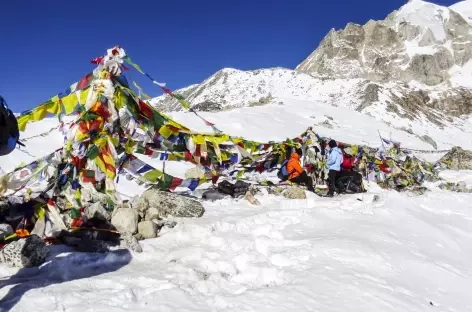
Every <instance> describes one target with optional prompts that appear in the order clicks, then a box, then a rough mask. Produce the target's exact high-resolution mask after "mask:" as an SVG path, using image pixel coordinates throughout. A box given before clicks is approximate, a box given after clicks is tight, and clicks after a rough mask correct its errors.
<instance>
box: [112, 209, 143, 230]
mask: <svg viewBox="0 0 472 312" xmlns="http://www.w3.org/2000/svg"><path fill="white" fill-rule="evenodd" d="M138 218H139V216H138V211H137V210H136V209H132V208H118V209H117V210H116V212H115V213H113V216H112V218H111V224H112V225H113V226H114V227H115V228H116V229H117V230H118V231H119V232H120V233H123V234H134V233H136V231H137V229H138Z"/></svg>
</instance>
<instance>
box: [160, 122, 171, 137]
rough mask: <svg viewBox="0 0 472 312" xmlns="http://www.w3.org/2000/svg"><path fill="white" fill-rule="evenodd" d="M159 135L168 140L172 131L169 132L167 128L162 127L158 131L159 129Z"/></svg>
mask: <svg viewBox="0 0 472 312" xmlns="http://www.w3.org/2000/svg"><path fill="white" fill-rule="evenodd" d="M159 133H160V134H161V135H162V136H163V137H164V138H166V139H168V138H169V137H170V136H171V135H172V133H173V132H172V130H170V129H169V128H167V127H166V126H165V125H164V126H162V127H161V128H160V129H159Z"/></svg>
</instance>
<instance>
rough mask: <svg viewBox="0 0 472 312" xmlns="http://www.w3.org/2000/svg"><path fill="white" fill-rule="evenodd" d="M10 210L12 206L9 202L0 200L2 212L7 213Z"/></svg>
mask: <svg viewBox="0 0 472 312" xmlns="http://www.w3.org/2000/svg"><path fill="white" fill-rule="evenodd" d="M9 208H10V205H9V204H8V200H6V199H0V212H1V211H7V210H8V209H9Z"/></svg>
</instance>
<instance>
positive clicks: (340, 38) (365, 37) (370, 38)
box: [296, 0, 472, 86]
mask: <svg viewBox="0 0 472 312" xmlns="http://www.w3.org/2000/svg"><path fill="white" fill-rule="evenodd" d="M471 51H472V25H470V24H469V23H468V22H467V21H466V20H465V19H464V18H463V16H462V15H461V14H459V13H457V12H455V11H453V10H452V9H449V8H446V7H442V6H439V5H435V4H432V3H429V2H425V1H420V0H414V1H409V2H408V3H407V4H405V5H404V6H403V7H401V8H400V9H399V10H398V11H394V12H392V13H391V14H390V15H389V16H388V17H387V18H386V19H384V20H381V21H374V20H370V21H368V22H367V23H366V24H365V25H362V26H361V25H357V24H353V23H348V24H347V25H346V27H345V28H344V29H341V30H334V29H332V30H331V31H330V32H329V33H328V34H327V35H326V36H325V38H324V39H323V40H322V41H321V43H320V44H319V46H318V48H317V49H316V50H315V51H314V52H313V53H312V54H311V55H310V56H309V57H308V58H307V59H305V60H304V61H303V62H302V63H301V64H300V65H299V66H298V67H297V68H296V69H297V70H299V71H301V72H305V73H308V74H310V75H313V76H315V77H330V78H362V79H368V80H372V81H377V82H387V81H404V82H409V81H413V80H414V81H418V82H420V83H423V84H425V85H429V86H433V85H438V84H441V83H445V82H447V81H448V80H449V78H450V72H449V71H450V70H451V69H452V68H454V66H456V65H457V66H463V65H465V64H466V63H467V62H468V61H469V60H470V59H471V57H472V52H471Z"/></svg>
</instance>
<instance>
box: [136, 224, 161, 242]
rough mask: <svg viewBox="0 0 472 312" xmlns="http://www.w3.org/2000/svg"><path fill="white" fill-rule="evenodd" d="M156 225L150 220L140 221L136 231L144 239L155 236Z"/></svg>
mask: <svg viewBox="0 0 472 312" xmlns="http://www.w3.org/2000/svg"><path fill="white" fill-rule="evenodd" d="M157 232H158V227H157V224H156V223H154V222H152V221H141V222H139V223H138V233H139V234H141V236H142V237H143V238H144V239H147V238H155V237H157Z"/></svg>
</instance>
